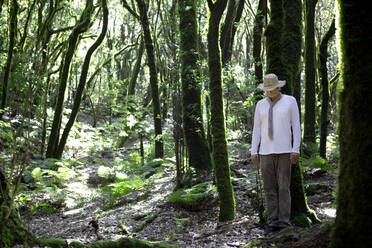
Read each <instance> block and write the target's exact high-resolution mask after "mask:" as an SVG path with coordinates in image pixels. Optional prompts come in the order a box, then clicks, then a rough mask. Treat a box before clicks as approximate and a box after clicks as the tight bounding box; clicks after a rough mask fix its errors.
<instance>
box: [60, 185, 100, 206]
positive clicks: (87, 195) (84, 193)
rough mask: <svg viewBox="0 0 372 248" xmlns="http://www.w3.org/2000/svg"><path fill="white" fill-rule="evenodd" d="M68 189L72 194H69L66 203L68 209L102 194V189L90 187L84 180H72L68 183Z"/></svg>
mask: <svg viewBox="0 0 372 248" xmlns="http://www.w3.org/2000/svg"><path fill="white" fill-rule="evenodd" d="M67 190H68V191H69V192H71V194H67V197H66V200H65V203H66V207H67V208H68V209H72V208H75V207H76V206H79V205H80V204H82V203H83V202H88V201H90V200H92V199H93V198H97V197H99V196H100V191H98V190H97V189H95V188H89V187H88V186H87V185H86V184H84V183H82V182H72V183H69V184H67Z"/></svg>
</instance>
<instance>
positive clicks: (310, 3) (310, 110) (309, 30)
mask: <svg viewBox="0 0 372 248" xmlns="http://www.w3.org/2000/svg"><path fill="white" fill-rule="evenodd" d="M317 1H318V0H305V13H306V14H305V15H306V20H305V118H304V119H305V120H304V142H305V143H315V35H314V18H315V5H316V3H317Z"/></svg>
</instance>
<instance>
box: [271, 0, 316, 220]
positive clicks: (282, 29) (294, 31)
mask: <svg viewBox="0 0 372 248" xmlns="http://www.w3.org/2000/svg"><path fill="white" fill-rule="evenodd" d="M279 2H281V1H278V0H272V1H270V3H271V21H270V23H269V25H268V30H267V33H266V36H267V43H269V44H268V45H267V49H268V51H267V56H268V58H267V61H268V63H267V64H268V68H267V71H268V72H274V73H278V77H279V79H280V78H281V79H284V80H287V84H286V87H285V88H284V87H283V88H282V92H283V93H285V94H293V93H296V92H297V93H299V92H300V90H299V88H300V80H299V75H300V59H301V42H302V41H301V29H302V27H301V23H302V15H301V11H302V9H301V1H300V0H283V2H282V3H279ZM273 4H274V5H273ZM277 12H282V13H277ZM283 13H285V14H283ZM275 28H278V30H275ZM278 33H280V34H281V35H279V36H278ZM271 35H274V37H275V38H273V37H270V36H271ZM276 39H279V41H278V40H276ZM274 49H278V50H277V51H275V50H274ZM272 50H273V51H272ZM272 56H274V57H272ZM278 56H279V57H280V58H277V57H278ZM280 68H281V69H280ZM279 69H280V70H279ZM296 90H297V91H296ZM297 97H298V98H299V95H298V96H297ZM297 103H298V105H299V106H300V105H301V104H300V101H299V100H297ZM291 198H292V199H291V220H292V222H293V223H294V224H295V225H299V226H309V225H310V224H311V223H316V222H318V221H319V220H318V218H317V217H316V215H315V213H314V211H312V210H310V209H309V207H308V205H307V199H306V195H305V191H304V184H303V175H302V168H301V166H300V165H299V164H296V165H292V172H291Z"/></svg>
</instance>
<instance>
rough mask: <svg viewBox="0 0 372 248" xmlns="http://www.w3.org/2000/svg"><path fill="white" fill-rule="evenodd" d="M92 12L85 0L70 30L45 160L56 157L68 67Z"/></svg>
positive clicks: (90, 5) (88, 24) (91, 5)
mask: <svg viewBox="0 0 372 248" xmlns="http://www.w3.org/2000/svg"><path fill="white" fill-rule="evenodd" d="M93 11H94V6H93V1H90V0H87V1H86V6H85V9H84V11H83V13H82V15H81V17H80V20H79V21H78V23H77V24H76V26H75V27H74V29H73V30H72V32H71V34H70V36H69V40H68V41H69V42H68V44H69V46H68V48H67V51H66V53H65V56H64V59H63V66H62V71H61V73H60V79H59V89H58V97H57V104H56V107H55V111H54V118H53V124H52V130H51V132H50V135H49V140H48V148H47V152H46V157H47V158H54V157H57V148H58V143H59V132H60V128H61V121H62V113H63V104H64V98H65V91H66V86H67V80H68V75H69V71H70V65H71V61H72V57H73V55H74V52H75V49H76V46H77V43H78V38H79V35H80V34H81V33H84V32H85V31H87V30H88V28H89V26H90V24H91V23H90V18H91V15H92V13H93Z"/></svg>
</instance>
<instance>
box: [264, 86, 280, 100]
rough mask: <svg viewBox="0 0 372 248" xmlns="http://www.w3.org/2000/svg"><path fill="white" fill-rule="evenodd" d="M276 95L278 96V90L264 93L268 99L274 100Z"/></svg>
mask: <svg viewBox="0 0 372 248" xmlns="http://www.w3.org/2000/svg"><path fill="white" fill-rule="evenodd" d="M278 94H279V88H275V89H273V90H268V91H266V95H267V96H268V97H270V99H275V98H276V97H277V96H278Z"/></svg>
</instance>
